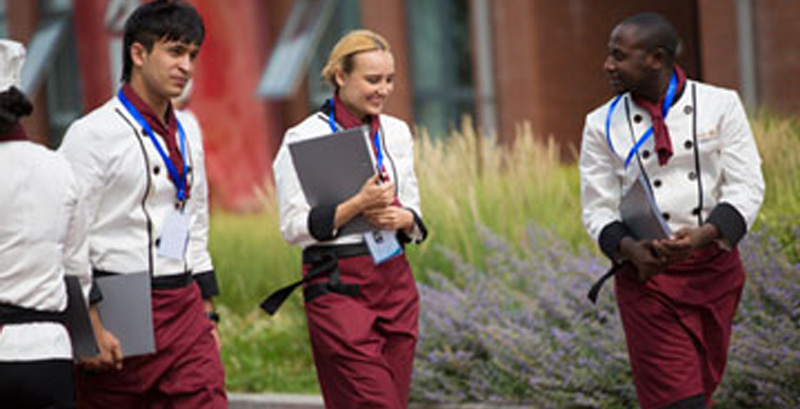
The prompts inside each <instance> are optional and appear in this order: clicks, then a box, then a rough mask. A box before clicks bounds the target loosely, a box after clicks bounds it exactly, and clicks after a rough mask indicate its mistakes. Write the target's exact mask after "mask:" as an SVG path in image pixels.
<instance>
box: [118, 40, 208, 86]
mask: <svg viewBox="0 0 800 409" xmlns="http://www.w3.org/2000/svg"><path fill="white" fill-rule="evenodd" d="M199 51H200V47H199V46H198V45H197V44H189V43H184V42H181V41H164V40H159V41H156V42H155V43H154V44H153V48H152V49H151V50H150V51H147V48H146V47H145V46H144V45H142V44H140V43H134V44H133V45H132V46H131V58H132V60H133V66H134V69H133V76H132V77H131V80H132V81H134V82H136V81H139V82H140V83H141V85H142V87H143V88H144V90H143V91H144V92H146V93H147V94H148V95H147V96H144V95H143V96H142V97H150V98H153V99H160V100H163V99H166V100H169V99H171V98H175V97H177V96H179V95H180V94H181V92H182V91H183V88H184V87H186V84H187V83H188V82H189V80H190V79H191V78H192V74H194V67H195V58H196V57H197V54H198V52H199ZM137 77H138V78H137Z"/></svg>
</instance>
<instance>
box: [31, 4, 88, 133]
mask: <svg viewBox="0 0 800 409" xmlns="http://www.w3.org/2000/svg"><path fill="white" fill-rule="evenodd" d="M40 7H41V12H42V20H41V21H40V22H39V27H38V28H37V34H38V33H39V31H40V30H42V29H43V28H45V27H47V25H48V24H50V23H56V24H57V23H58V22H63V23H62V24H64V25H65V29H64V30H62V31H61V34H60V35H61V36H62V38H61V40H60V44H59V45H58V46H56V47H55V48H54V49H53V50H51V51H50V52H51V53H52V55H51V56H49V58H52V65H50V66H49V69H48V70H47V71H46V72H45V73H44V75H46V76H47V112H48V116H49V118H48V121H49V125H50V126H49V131H50V135H49V143H48V145H50V146H52V147H56V146H58V145H60V144H61V138H62V137H63V136H64V133H65V132H66V131H67V128H68V127H69V125H70V124H71V123H72V121H74V120H75V119H76V118H78V117H79V116H80V115H81V113H82V112H83V98H82V95H81V86H80V85H81V83H80V78H81V75H80V71H79V70H78V50H77V48H76V46H75V44H76V41H75V29H74V27H73V23H72V2H71V1H69V0H42V1H41V2H40Z"/></svg>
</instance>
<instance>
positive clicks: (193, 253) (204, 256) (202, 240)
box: [189, 137, 214, 274]
mask: <svg viewBox="0 0 800 409" xmlns="http://www.w3.org/2000/svg"><path fill="white" fill-rule="evenodd" d="M202 143H203V142H202V137H201V138H198V140H196V141H195V143H194V145H193V148H194V150H195V152H194V153H195V154H194V155H193V156H194V160H193V163H192V178H193V179H194V181H195V183H194V184H193V186H192V192H191V198H190V200H191V201H193V202H194V203H193V212H194V218H193V220H192V226H191V230H190V232H189V259H190V260H191V265H192V271H193V272H194V273H195V274H198V273H206V272H209V271H212V270H213V269H214V265H213V263H212V262H211V255H210V254H209V252H208V179H207V178H206V164H205V152H204V150H203V147H202Z"/></svg>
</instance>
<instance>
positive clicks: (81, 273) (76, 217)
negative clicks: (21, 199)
mask: <svg viewBox="0 0 800 409" xmlns="http://www.w3.org/2000/svg"><path fill="white" fill-rule="evenodd" d="M67 191H68V196H69V199H68V208H69V209H70V210H71V211H70V212H69V215H68V217H69V220H68V221H67V231H66V236H65V239H64V247H63V260H64V272H65V274H66V275H70V276H76V277H78V281H79V282H80V284H81V289H82V290H83V296H84V299H86V300H87V301H88V300H89V290H90V289H91V286H92V269H91V267H90V265H89V241H88V239H87V235H88V230H89V228H88V226H89V224H88V217H87V214H86V208H85V206H84V197H83V196H82V195H81V192H80V187H79V186H78V184H77V181H76V180H75V179H74V177H70V178H69V187H68V190H67Z"/></svg>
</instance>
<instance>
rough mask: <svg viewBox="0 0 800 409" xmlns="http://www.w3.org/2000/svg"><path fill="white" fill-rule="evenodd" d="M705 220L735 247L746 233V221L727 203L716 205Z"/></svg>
mask: <svg viewBox="0 0 800 409" xmlns="http://www.w3.org/2000/svg"><path fill="white" fill-rule="evenodd" d="M706 221H707V222H708V223H711V224H713V225H714V226H715V227H716V228H717V230H719V232H720V234H721V235H722V237H724V238H725V239H726V240H727V241H728V243H729V244H730V245H731V247H735V246H736V244H737V243H739V240H741V239H742V237H744V235H745V233H747V223H746V222H745V221H744V217H743V216H742V214H741V213H739V211H738V210H736V208H735V207H733V206H732V205H730V204H728V203H720V204H718V205H716V206H715V207H714V209H712V210H711V214H710V215H708V219H706Z"/></svg>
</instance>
